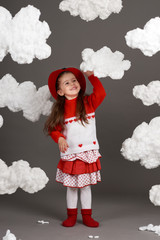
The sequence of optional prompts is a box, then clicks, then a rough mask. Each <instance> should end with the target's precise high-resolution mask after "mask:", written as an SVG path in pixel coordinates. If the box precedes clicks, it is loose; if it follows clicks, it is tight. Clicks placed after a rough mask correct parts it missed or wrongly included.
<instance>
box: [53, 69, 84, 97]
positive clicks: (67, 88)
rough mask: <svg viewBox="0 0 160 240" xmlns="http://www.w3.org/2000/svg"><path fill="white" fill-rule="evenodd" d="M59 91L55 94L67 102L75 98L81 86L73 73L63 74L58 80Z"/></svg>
mask: <svg viewBox="0 0 160 240" xmlns="http://www.w3.org/2000/svg"><path fill="white" fill-rule="evenodd" d="M58 81H59V89H58V91H57V93H58V94H59V95H60V96H65V97H66V98H67V99H68V100H71V99H73V98H76V97H77V96H78V93H79V91H80V89H81V86H80V84H79V82H78V80H77V78H76V77H75V75H74V74H73V73H70V72H69V73H64V74H63V75H62V76H61V77H60V78H59V79H58Z"/></svg>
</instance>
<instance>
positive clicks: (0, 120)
mask: <svg viewBox="0 0 160 240" xmlns="http://www.w3.org/2000/svg"><path fill="white" fill-rule="evenodd" d="M3 122H4V120H3V117H2V115H0V128H1V127H2V126H3Z"/></svg>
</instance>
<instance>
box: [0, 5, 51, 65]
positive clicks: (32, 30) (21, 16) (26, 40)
mask: <svg viewBox="0 0 160 240" xmlns="http://www.w3.org/2000/svg"><path fill="white" fill-rule="evenodd" d="M40 14H41V13H40V11H39V9H37V8H35V7H33V6H31V5H28V6H27V7H24V8H22V9H21V10H20V11H19V12H18V13H17V14H16V15H15V16H14V17H13V18H12V15H11V13H10V12H9V11H8V10H7V9H6V8H4V7H0V29H1V31H0V61H3V58H4V57H5V56H6V55H7V53H10V54H11V57H12V59H13V60H14V61H15V62H18V63H19V64H24V63H31V62H32V61H33V59H34V58H38V59H40V60H42V59H45V58H48V57H49V56H50V55H51V47H50V46H49V45H48V44H46V39H47V38H48V37H49V36H50V34H51V31H50V29H49V26H48V24H47V22H45V21H43V22H41V21H39V17H40Z"/></svg>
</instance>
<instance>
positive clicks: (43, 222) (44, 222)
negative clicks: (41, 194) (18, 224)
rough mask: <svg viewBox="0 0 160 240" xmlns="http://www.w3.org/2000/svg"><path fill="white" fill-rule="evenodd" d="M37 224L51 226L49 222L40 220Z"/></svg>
mask: <svg viewBox="0 0 160 240" xmlns="http://www.w3.org/2000/svg"><path fill="white" fill-rule="evenodd" d="M37 222H38V223H40V224H49V222H48V221H44V220H38V221H37Z"/></svg>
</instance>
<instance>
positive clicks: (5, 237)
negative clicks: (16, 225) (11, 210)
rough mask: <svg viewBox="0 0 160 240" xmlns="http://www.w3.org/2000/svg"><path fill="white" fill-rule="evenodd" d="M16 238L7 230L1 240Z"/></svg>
mask: <svg viewBox="0 0 160 240" xmlns="http://www.w3.org/2000/svg"><path fill="white" fill-rule="evenodd" d="M16 239H17V238H16V236H15V235H14V234H13V233H11V231H10V230H9V229H8V230H7V232H6V235H5V236H4V237H3V239H2V240H16Z"/></svg>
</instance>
